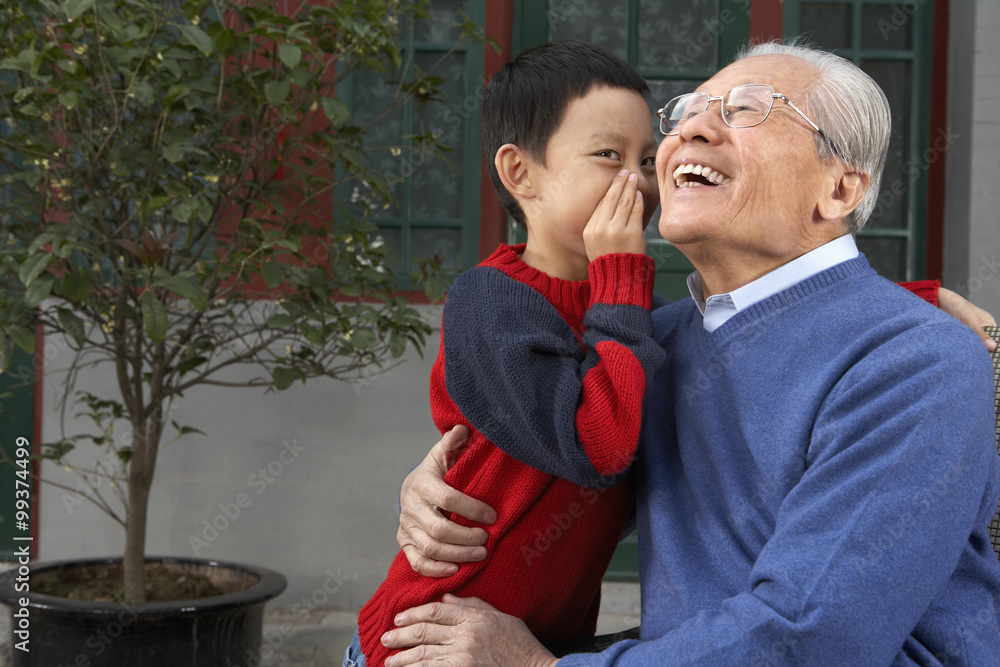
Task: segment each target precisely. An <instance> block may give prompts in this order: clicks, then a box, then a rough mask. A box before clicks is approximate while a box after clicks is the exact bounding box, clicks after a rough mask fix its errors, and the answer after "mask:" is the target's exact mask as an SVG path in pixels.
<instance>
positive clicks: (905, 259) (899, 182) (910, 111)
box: [784, 0, 940, 281]
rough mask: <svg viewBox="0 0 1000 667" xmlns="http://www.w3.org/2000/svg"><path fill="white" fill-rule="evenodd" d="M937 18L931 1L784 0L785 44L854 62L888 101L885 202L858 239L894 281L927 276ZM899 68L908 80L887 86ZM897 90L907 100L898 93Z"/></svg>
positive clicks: (934, 156)
mask: <svg viewBox="0 0 1000 667" xmlns="http://www.w3.org/2000/svg"><path fill="white" fill-rule="evenodd" d="M933 15H934V2H933V0H928V2H923V3H913V2H904V1H903V0H785V13H784V31H785V37H786V39H789V38H792V37H795V36H797V35H799V34H802V35H803V36H804V37H805V38H806V39H811V40H813V41H814V42H815V43H816V45H817V46H818V47H819V48H823V49H827V50H829V51H831V52H833V53H836V54H837V55H839V56H842V57H844V58H847V59H848V60H851V61H852V62H853V63H855V64H856V65H858V66H859V67H862V68H863V69H866V71H869V74H870V75H872V77H873V78H874V79H875V80H876V81H878V83H879V85H881V86H882V87H883V89H884V90H886V93H887V95H888V96H889V98H890V104H891V105H892V106H893V112H894V114H893V123H894V124H893V140H892V142H891V143H890V146H889V153H890V155H889V158H888V160H887V163H886V169H885V172H884V173H883V176H882V187H881V191H880V194H879V204H878V205H877V206H876V208H875V213H874V214H873V215H872V218H871V219H870V220H869V222H868V225H867V226H866V227H865V228H864V229H863V230H861V233H860V234H859V235H858V246H859V248H860V249H861V251H862V252H864V253H865V254H866V255H867V256H868V259H869V261H870V262H871V263H872V265H873V267H874V268H875V270H876V271H878V272H879V274H881V275H883V276H885V277H887V278H889V279H890V280H895V281H904V280H920V279H922V278H924V277H925V275H926V258H927V188H928V174H927V172H928V170H927V167H928V165H929V164H930V163H931V162H932V161H933V160H935V159H937V158H938V157H939V156H940V155H939V151H938V149H937V148H936V147H935V148H931V147H930V144H931V137H930V101H931V99H930V94H931V64H932V63H931V57H932V51H933V25H932V18H933ZM894 69H895V71H896V73H897V74H898V72H899V71H900V69H902V71H907V72H908V77H903V78H902V80H900V78H899V77H898V76H897V77H895V78H896V80H895V81H887V80H886V79H889V78H891V77H890V76H889V75H890V74H892V73H893V70H894ZM880 79H882V80H880ZM888 83H892V84H893V85H892V86H889V85H887V84H888ZM899 87H902V88H903V92H904V93H906V94H904V95H898V96H897V95H894V94H893V93H894V91H896V90H898V88H899ZM893 98H896V99H893ZM894 102H895V104H894ZM900 112H901V113H902V119H903V120H904V124H903V127H902V128H900V127H899V123H898V122H897V121H898V119H899V117H897V113H900ZM900 246H902V248H903V250H902V251H900ZM894 249H895V250H894Z"/></svg>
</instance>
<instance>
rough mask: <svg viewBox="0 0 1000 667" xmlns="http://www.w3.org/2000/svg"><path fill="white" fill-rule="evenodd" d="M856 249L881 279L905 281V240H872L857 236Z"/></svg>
mask: <svg viewBox="0 0 1000 667" xmlns="http://www.w3.org/2000/svg"><path fill="white" fill-rule="evenodd" d="M857 241H858V249H859V250H860V251H861V252H863V253H864V254H865V257H867V258H868V263H869V264H871V265H872V268H873V269H875V271H876V272H877V273H878V274H879V275H880V276H882V277H884V278H888V279H889V280H891V281H893V282H897V283H898V282H901V281H903V280H906V239H873V238H869V237H866V236H859V237H858V239H857Z"/></svg>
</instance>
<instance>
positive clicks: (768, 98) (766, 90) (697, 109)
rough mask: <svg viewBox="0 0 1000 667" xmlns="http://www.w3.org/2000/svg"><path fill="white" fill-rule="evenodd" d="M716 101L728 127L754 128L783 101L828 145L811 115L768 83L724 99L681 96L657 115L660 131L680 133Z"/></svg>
mask: <svg viewBox="0 0 1000 667" xmlns="http://www.w3.org/2000/svg"><path fill="white" fill-rule="evenodd" d="M716 100H721V102H722V104H721V105H720V106H719V111H720V112H721V113H722V120H723V121H725V123H726V125H728V126H729V127H737V128H738V127H753V126H754V125H760V124H761V123H763V122H764V121H765V120H767V116H768V114H770V113H771V108H772V107H773V106H774V101H775V100H781V101H783V102H784V103H785V104H787V105H788V106H790V107H792V109H794V110H795V112H796V113H798V114H799V115H800V116H802V118H804V119H805V121H806V122H807V123H809V125H811V126H812V128H813V129H814V130H816V131H817V132H819V135H820V136H821V137H823V139H824V140H825V141H827V143H830V142H829V139H827V137H826V135H825V134H823V130H821V129H819V126H818V125H816V123H814V122H812V121H811V120H810V119H809V116H807V115H805V114H804V113H802V110H801V109H799V108H798V107H797V106H795V104H794V103H792V101H791V100H789V99H788V98H787V97H785V96H784V95H782V94H781V93H776V92H774V88H772V87H771V86H769V85H767V84H766V83H751V84H748V85H745V86H736V87H735V88H733V89H732V90H730V91H729V92H728V93H726V94H725V95H723V96H721V97H711V96H709V95H708V94H707V93H688V94H687V95H681V96H679V97H675V98H674V99H672V100H670V101H669V102H667V105H666V106H665V107H663V108H662V109H660V110H658V111H657V112H656V115H657V116H659V117H660V132H662V133H663V134H665V135H667V136H671V135H675V134H677V133H678V132H679V131H680V126H681V123H683V122H684V121H686V120H688V119H689V118H694V117H695V116H697V115H698V114H700V113H704V112H705V111H707V110H708V107H709V105H710V104H711V103H712V102H715V101H716ZM830 147H831V148H833V150H834V152H837V149H836V147H835V146H834V145H833V144H832V143H830Z"/></svg>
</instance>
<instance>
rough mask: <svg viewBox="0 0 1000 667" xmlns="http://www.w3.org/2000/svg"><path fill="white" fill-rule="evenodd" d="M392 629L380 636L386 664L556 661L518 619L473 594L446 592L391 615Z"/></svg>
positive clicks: (541, 666)
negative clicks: (438, 599) (440, 597)
mask: <svg viewBox="0 0 1000 667" xmlns="http://www.w3.org/2000/svg"><path fill="white" fill-rule="evenodd" d="M395 621H396V626H397V629H395V630H390V631H389V632H387V633H385V634H384V635H382V643H383V644H384V645H385V646H388V647H389V648H396V649H403V648H410V647H415V648H410V650H409V651H403V652H401V653H397V654H396V655H394V656H391V657H390V658H389V659H388V660H386V661H385V665H386V667H402V666H403V665H430V664H431V663H433V664H435V665H452V666H454V667H459V666H468V667H473V666H475V667H489V666H490V665H495V666H496V667H551V665H555V664H556V663H558V662H559V661H558V660H557V659H556V657H555V656H553V655H552V654H551V653H549V652H548V651H547V650H545V647H544V646H542V645H541V644H540V643H539V642H538V640H537V639H535V638H534V636H532V634H531V632H530V631H529V630H528V628H527V626H526V625H525V624H524V623H523V622H522V621H521V619H519V618H516V617H514V616H509V615H507V614H503V613H500V612H499V611H497V610H496V609H494V608H493V607H491V606H490V605H488V604H486V603H485V602H483V601H482V600H480V599H478V598H459V597H455V596H454V595H445V596H444V598H443V602H434V603H431V604H425V605H423V606H422V607H414V608H413V609H407V610H406V611H404V612H400V613H399V614H397V615H396V619H395Z"/></svg>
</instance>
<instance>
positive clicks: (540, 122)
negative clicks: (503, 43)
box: [482, 40, 650, 224]
mask: <svg viewBox="0 0 1000 667" xmlns="http://www.w3.org/2000/svg"><path fill="white" fill-rule="evenodd" d="M594 86H609V87H611V88H625V89H628V90H634V91H636V92H637V93H639V94H640V95H642V96H643V97H645V98H647V99H648V97H649V94H650V93H649V85H648V84H647V83H646V80H645V79H643V78H642V75H641V74H639V71H638V70H637V69H636V68H635V67H633V66H632V65H630V64H628V63H627V62H625V61H624V60H622V59H621V58H619V57H618V56H616V55H615V54H613V53H611V52H610V51H608V50H607V49H603V48H601V47H599V46H596V45H594V44H588V43H587V42H581V41H578V40H565V41H558V42H549V43H548V44H543V45H542V46H538V47H535V48H533V49H529V50H528V51H525V52H524V53H522V54H521V55H519V56H518V57H517V58H515V59H514V60H512V61H511V62H509V63H507V64H506V65H504V67H503V69H501V70H500V71H499V72H497V73H496V74H494V75H493V79H492V80H491V81H490V84H489V86H487V87H486V91H485V94H484V95H483V102H482V110H483V158H484V159H485V160H486V169H487V172H488V173H489V175H490V181H491V182H492V183H493V188H494V189H495V190H496V192H497V197H499V198H500V203H501V204H503V207H504V208H505V209H506V210H507V213H509V214H510V215H511V216H512V217H513V218H514V219H515V220H517V221H518V222H520V223H521V224H524V223H525V218H524V211H522V210H521V207H520V206H519V205H518V203H517V201H516V200H515V199H514V196H513V195H511V194H510V192H508V191H507V188H505V187H504V185H503V183H502V182H501V181H500V175H499V174H498V173H497V168H496V164H495V162H494V158H495V157H496V154H497V150H499V148H500V147H501V146H503V145H504V144H514V145H515V146H517V147H518V148H520V149H521V150H522V151H524V152H525V153H526V154H527V155H529V156H530V157H531V158H532V159H534V160H536V161H538V162H540V163H541V164H543V165H544V164H545V149H546V147H547V146H548V143H549V139H550V138H551V137H552V135H553V134H554V133H555V131H556V128H558V127H559V124H560V123H561V122H562V119H563V116H564V115H565V113H566V107H568V106H569V103H570V102H572V101H573V100H575V99H578V98H580V97H583V96H584V95H586V94H587V93H588V92H590V89H591V88H593V87H594Z"/></svg>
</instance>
